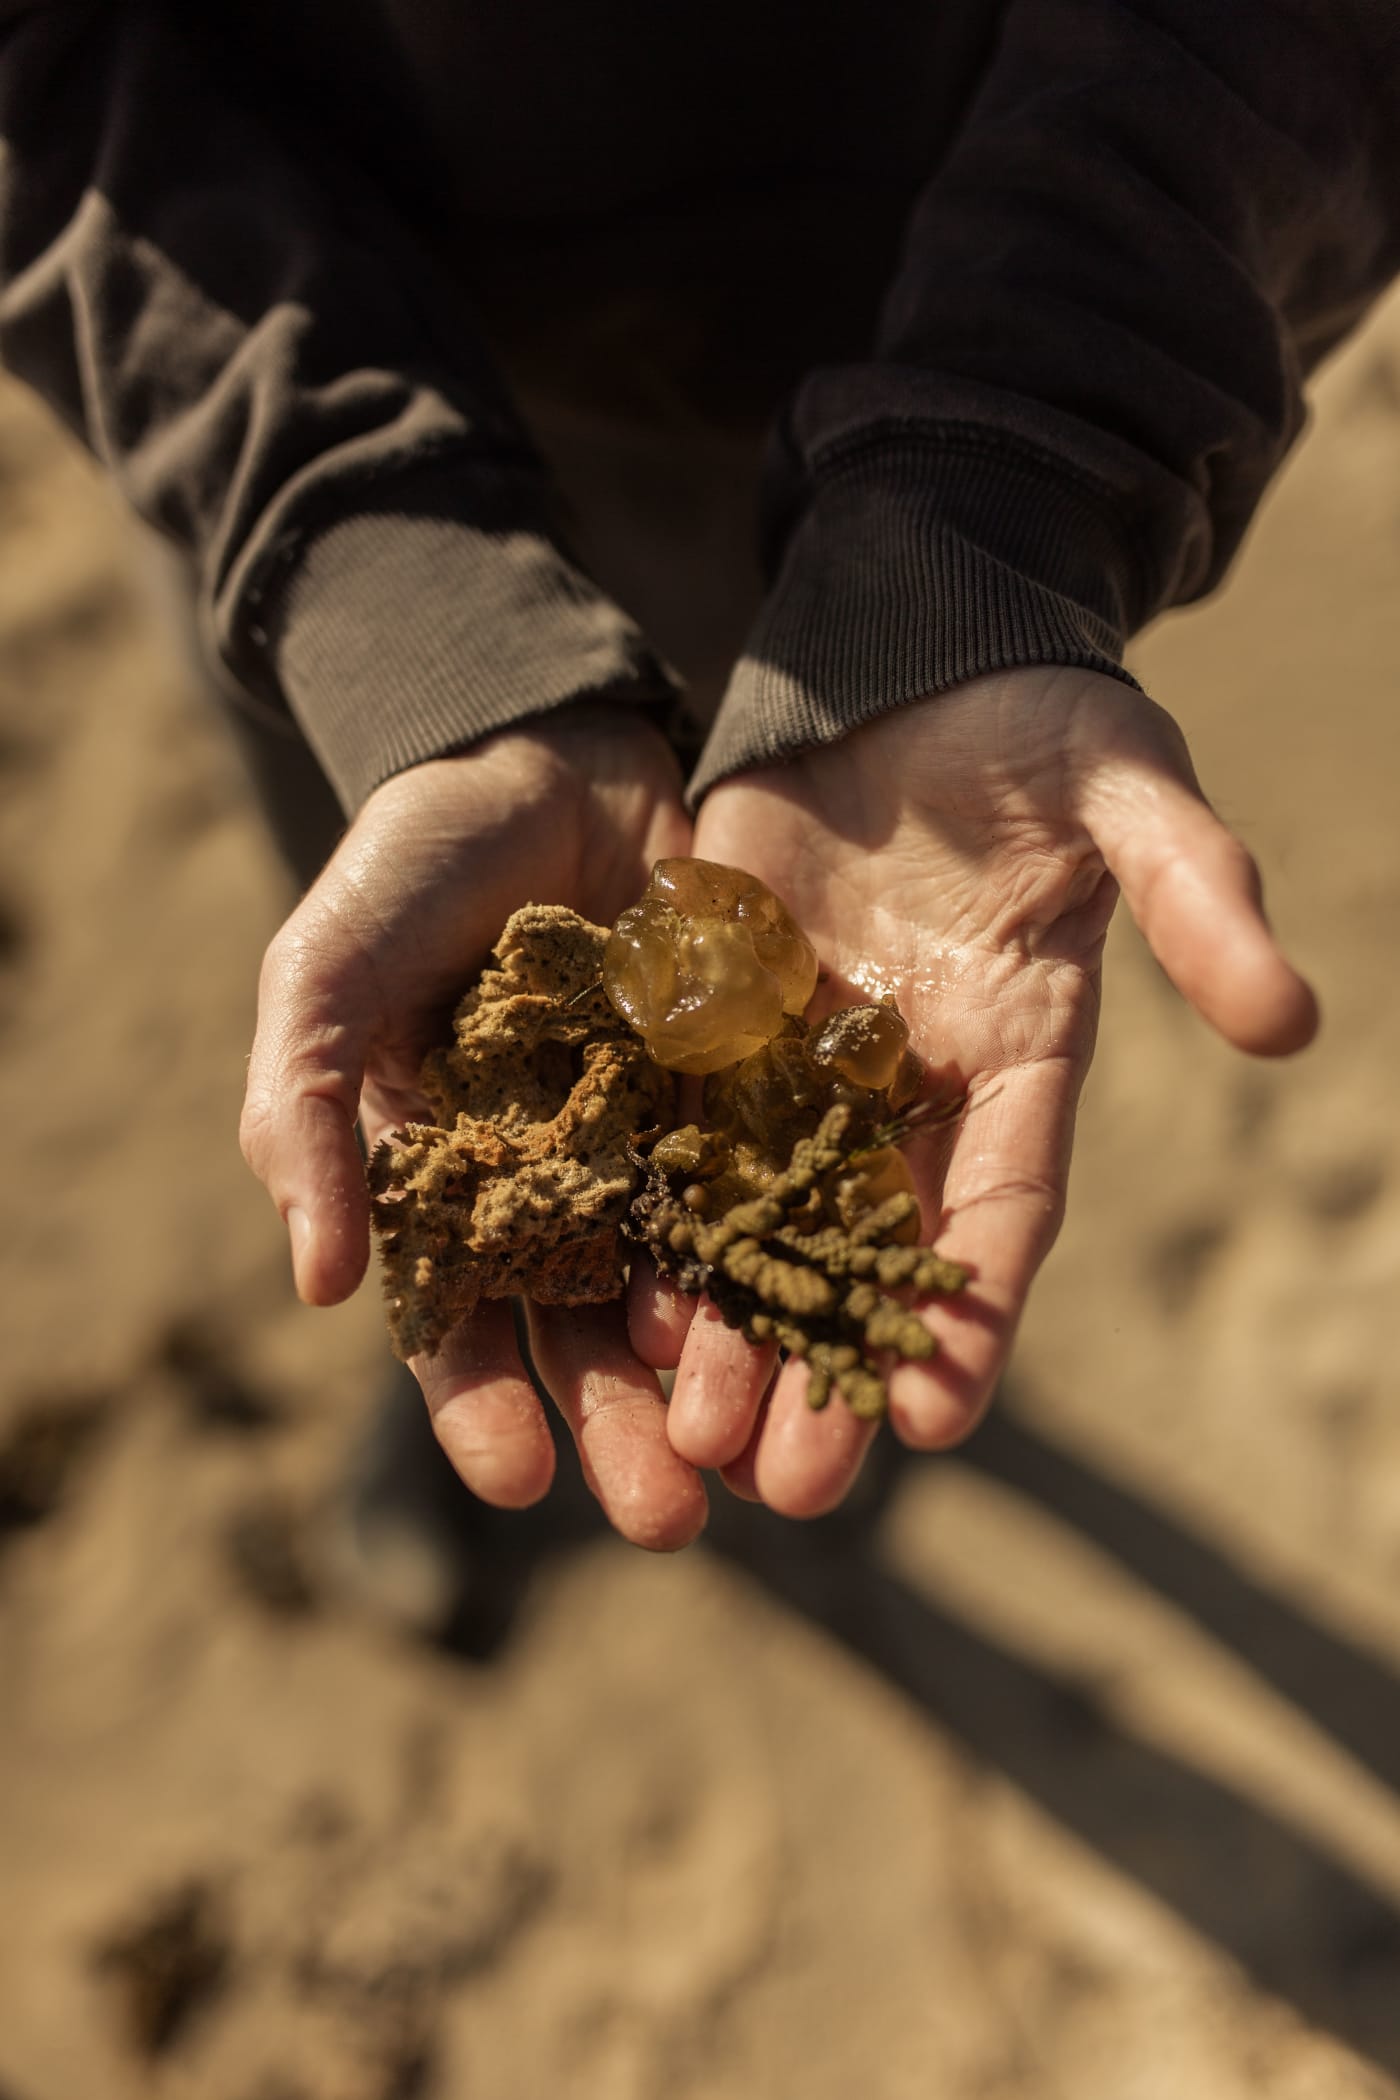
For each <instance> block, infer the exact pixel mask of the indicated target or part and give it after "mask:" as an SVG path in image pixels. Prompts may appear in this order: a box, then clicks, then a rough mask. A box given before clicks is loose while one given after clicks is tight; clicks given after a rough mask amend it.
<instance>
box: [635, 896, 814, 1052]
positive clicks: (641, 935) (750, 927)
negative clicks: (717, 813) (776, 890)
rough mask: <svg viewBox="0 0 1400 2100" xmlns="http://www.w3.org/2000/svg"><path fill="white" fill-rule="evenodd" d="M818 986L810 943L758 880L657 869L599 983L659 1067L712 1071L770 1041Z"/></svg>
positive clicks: (785, 910) (784, 909) (803, 1005)
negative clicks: (787, 1018) (785, 1018)
mask: <svg viewBox="0 0 1400 2100" xmlns="http://www.w3.org/2000/svg"><path fill="white" fill-rule="evenodd" d="M816 982H817V957H816V951H815V950H814V949H813V947H812V944H811V942H810V941H809V940H808V939H807V937H806V935H805V934H804V933H803V932H802V930H801V928H800V927H799V926H798V925H797V923H796V922H795V920H794V919H793V918H792V916H791V914H790V913H789V912H788V910H787V909H786V907H785V906H784V905H782V904H780V903H779V901H778V899H777V898H776V897H775V896H774V895H773V893H772V891H771V890H770V889H768V888H767V887H766V885H765V884H763V883H761V882H760V881H759V880H758V878H757V876H755V875H746V874H745V873H744V872H743V871H742V870H741V869H739V868H726V867H724V866H722V865H721V864H720V862H718V861H713V860H682V859H674V860H659V861H658V862H657V863H656V866H655V867H654V868H653V869H652V873H651V880H650V882H649V883H648V884H647V887H646V889H645V890H644V891H643V893H642V895H641V897H640V899H639V900H638V902H637V903H636V904H634V905H632V906H631V908H630V909H629V910H627V911H625V912H623V914H622V916H621V918H620V919H619V920H618V921H617V924H616V925H615V926H614V928H613V930H612V933H611V934H610V935H609V938H608V943H607V947H606V949H605V951H604V956H603V984H604V987H605V989H606V991H607V994H608V997H609V998H610V999H611V1001H612V1003H613V1005H614V1006H615V1007H616V1008H617V1010H618V1012H619V1013H620V1014H621V1015H622V1016H623V1018H624V1019H625V1020H627V1021H629V1022H630V1023H631V1025H632V1026H633V1027H634V1028H635V1029H636V1030H637V1032H638V1034H639V1035H640V1036H641V1037H642V1038H643V1039H644V1041H645V1043H646V1046H647V1049H648V1051H649V1052H650V1053H651V1055H652V1057H653V1058H654V1059H655V1060H656V1062H657V1064H659V1065H664V1066H665V1067H666V1068H667V1070H668V1071H672V1072H695V1073H705V1072H718V1071H721V1070H723V1068H724V1067H725V1066H726V1065H732V1064H736V1063H737V1062H738V1061H739V1059H740V1058H744V1057H749V1056H751V1055H752V1054H753V1052H754V1051H755V1050H758V1049H761V1048H762V1046H763V1045H764V1044H765V1043H767V1042H770V1041H771V1040H772V1038H773V1037H774V1036H775V1035H776V1034H777V1033H778V1031H779V1029H780V1028H781V1027H782V1025H783V1019H784V1016H785V1015H789V1014H793V1015H795V1014H800V1013H801V1012H802V1010H803V1008H804V1007H805V1006H806V1004H807V1001H808V1000H809V999H810V998H811V996H812V992H813V990H814V989H815V986H816Z"/></svg>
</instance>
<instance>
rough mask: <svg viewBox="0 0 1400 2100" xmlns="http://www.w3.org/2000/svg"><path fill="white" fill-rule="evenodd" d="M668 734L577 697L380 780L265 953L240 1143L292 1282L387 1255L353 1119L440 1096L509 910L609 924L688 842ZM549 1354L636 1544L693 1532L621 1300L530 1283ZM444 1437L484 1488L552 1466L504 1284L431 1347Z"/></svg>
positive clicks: (688, 1481)
mask: <svg viewBox="0 0 1400 2100" xmlns="http://www.w3.org/2000/svg"><path fill="white" fill-rule="evenodd" d="M689 833H690V826H689V823H688V821H687V819H686V817H685V814H684V811H683V810H682V808H681V803H680V777H679V773H678V771H677V768H676V763H675V760H674V758H673V756H672V754H671V752H670V750H669V748H668V746H667V745H666V743H665V741H664V739H663V738H662V737H661V736H660V735H659V734H657V732H656V731H655V730H653V729H651V728H649V727H648V726H646V725H645V724H644V723H641V722H639V721H637V720H636V719H635V718H633V717H630V716H628V715H626V714H624V713H622V712H621V711H619V710H617V709H614V708H609V707H606V706H602V705H600V706H597V707H594V708H587V709H584V708H571V709H570V710H569V711H568V713H567V714H566V715H560V716H558V717H547V718H545V719H544V720H542V721H541V722H540V723H538V724H536V725H534V726H532V727H530V728H529V729H521V730H516V731H511V732H504V733H501V734H499V735H497V736H494V737H491V738H489V739H488V740H487V741H486V742H484V743H482V744H480V745H478V746H476V747H475V748H474V749H473V750H471V751H470V752H467V753H466V754H465V755H463V756H461V757H456V758H443V759H435V760H432V761H430V762H429V763H426V764H423V765H418V766H414V767H412V768H410V769H409V770H408V771H407V772H404V773H400V774H398V775H396V776H395V777H394V778H393V779H391V780H389V781H386V782H385V783H384V785H383V786H382V787H380V788H378V789H376V791H375V792H374V794H372V795H371V796H370V798H369V800H368V801H367V802H366V804H365V806H364V808H363V809H362V810H361V811H360V813H359V815H358V816H357V817H356V819H355V821H354V823H353V824H352V825H351V827H350V829H349V831H348V832H347V833H346V835H345V837H344V838H343V839H342V841H341V843H340V845H339V846H338V847H337V849H336V851H335V853H334V854H333V855H332V857H331V859H330V860H329V861H328V863H327V865H326V867H325V869H324V870H323V871H322V873H321V875H320V876H319V877H318V879H317V880H316V882H315V883H314V884H313V885H312V887H311V889H310V890H309V891H308V893H307V895H306V896H305V898H304V899H303V900H302V902H301V903H300V904H299V905H298V907H297V909H296V910H295V911H294V912H293V913H292V915H291V917H290V918H289V919H288V920H287V923H286V924H285V926H283V928H282V929H281V931H280V933H278V935H277V936H276V938H275V939H274V940H273V942H272V944H271V946H270V947H269V949H268V951H267V956H266V959H265V961H264V963H263V969H262V976H261V981H260V985H259V994H258V1026H257V1035H256V1039H255V1041H254V1044H253V1053H252V1058H251V1061H250V1065H249V1072H248V1092H247V1100H246V1103H245V1106H244V1112H243V1124H242V1133H241V1135H242V1142H243V1150H244V1155H245V1157H246V1158H247V1160H248V1163H249V1165H250V1166H251V1167H252V1169H253V1171H254V1173H255V1174H256V1175H257V1176H258V1178H259V1180H261V1181H262V1182H264V1183H265V1184H266V1186H267V1189H268V1192H269V1193H270V1195H271V1196H272V1198H273V1201H274V1202H275V1203H276V1205H277V1208H278V1210H279V1211H280V1212H281V1214H282V1216H283V1218H284V1219H285V1220H286V1222H287V1226H288V1230H289V1234H290V1237H291V1243H292V1260H293V1267H294V1271H295V1275H296V1283H297V1289H298V1291H299V1293H300V1295H301V1296H302V1298H304V1299H305V1300H306V1301H307V1302H308V1303H309V1304H312V1305H334V1304H337V1303H339V1301H340V1300H341V1299H343V1298H347V1297H349V1296H350V1294H351V1293H352V1292H353V1291H354V1290H355V1289H356V1287H357V1285H358V1284H359V1282H360V1280H361V1278H362V1277H363V1275H364V1272H365V1267H366V1264H367V1262H368V1259H369V1201H368V1195H367V1191H366V1187H365V1175H364V1167H363V1165H362V1162H361V1158H360V1153H359V1149H358V1147H357V1144H356V1140H355V1124H356V1118H357V1116H358V1119H359V1122H360V1125H361V1127H362V1129H363V1132H364V1137H365V1142H366V1144H367V1145H368V1146H369V1147H370V1148H371V1149H372V1148H373V1147H374V1146H375V1145H376V1144H378V1142H379V1141H380V1139H381V1138H383V1137H384V1136H386V1135H387V1134H388V1132H389V1131H391V1130H393V1129H396V1128H397V1127H398V1126H399V1125H400V1124H402V1123H403V1122H404V1121H406V1120H408V1119H410V1118H413V1117H418V1118H423V1117H425V1116H428V1115H429V1111H428V1110H427V1105H426V1103H425V1102H424V1101H423V1100H422V1098H421V1096H419V1094H418V1093H417V1075H418V1070H419V1066H420V1064H421V1062H422V1058H423V1054H424V1052H425V1051H426V1050H427V1049H428V1047H429V1045H430V1044H431V1043H432V1042H433V1041H434V1040H435V1039H437V1038H438V1037H440V1036H441V1034H442V1032H443V1027H444V1023H445V1020H446V1017H447V1016H448V1015H449V1014H450V1012H451V1009H452V1007H453V1005H454V1004H455V1002H456V1000H457V998H458V997H459V996H460V994H461V991H462V989H463V987H464V986H465V985H466V984H467V983H468V982H470V980H471V978H472V977H473V975H474V974H475V973H476V971H477V970H478V969H479V968H480V967H481V964H482V963H483V962H484V960H485V959H486V956H487V953H488V951H489V950H490V947H491V944H492V943H493V941H494V940H495V939H496V936H497V935H498V934H499V932H500V930H501V927H502V926H503V925H504V923H505V921H506V919H507V918H508V917H509V915H510V913H511V912H512V911H514V910H516V909H517V908H518V907H519V906H520V905H522V904H524V903H527V902H535V903H543V904H567V905H569V906H571V907H572V908H573V909H574V910H576V911H580V912H582V913H584V915H585V916H586V917H588V918H591V919H594V920H596V921H598V922H600V923H602V924H604V925H608V924H610V923H611V922H612V920H613V919H614V918H616V916H617V914H618V913H619V912H620V911H621V910H622V909H623V907H624V906H625V905H628V904H630V903H632V901H633V900H634V899H635V898H636V896H637V895H638V893H639V892H640V891H641V889H642V888H643V886H644V884H645V882H646V879H647V875H648V873H649V872H650V869H651V864H652V862H653V861H654V860H656V859H657V858H659V857H661V856H663V855H666V854H676V853H687V852H689V850H690V837H689ZM529 1317H530V1342H531V1353H532V1355H533V1356H534V1359H535V1363H536V1366H537V1368H538V1369H539V1372H540V1375H541V1377H542V1378H543V1380H544V1382H545V1384H546V1385H547V1387H548V1388H549V1390H550V1391H551V1392H552V1393H553V1395H554V1397H555V1400H556V1401H557V1403H558V1405H559V1407H560V1410H561V1412H562V1413H563V1414H564V1416H565V1418H566V1420H567V1421H568V1424H569V1427H570V1429H571V1430H572V1432H573V1434H574V1436H575V1438H576V1440H577V1442H578V1447H579V1454H580V1457H581V1460H582V1462H583V1467H584V1471H585V1474H586V1475H587V1477H588V1480H589V1483H590V1485H591V1486H592V1488H593V1491H594V1493H595V1494H596V1495H597V1497H598V1499H599V1501H600V1502H601V1503H602V1505H603V1508H604V1509H605V1511H606V1512H607V1514H608V1516H609V1518H610V1519H611V1520H612V1522H613V1523H614V1524H615V1525H616V1527H617V1528H618V1530H619V1531H621V1532H622V1533H623V1534H624V1536H625V1537H627V1538H629V1539H632V1540H633V1541H635V1542H636V1543H637V1544H639V1545H644V1546H651V1547H656V1548H662V1549H669V1548H673V1547H676V1546H681V1545H684V1544H686V1543H687V1542H688V1541H689V1540H690V1539H691V1538H693V1537H694V1535H695V1534H696V1532H698V1531H699V1530H700V1528H701V1526H702V1525H703V1523H704V1520H705V1493H704V1488H703V1485H702V1483H701V1481H700V1480H699V1478H698V1476H697V1474H696V1473H695V1471H694V1469H693V1468H692V1467H691V1465H690V1464H688V1463H687V1462H686V1461H685V1460H684V1459H682V1458H681V1457H679V1456H678V1455H677V1453H676V1452H675V1451H674V1450H673V1448H672V1446H671V1445H670V1443H669V1442H668V1440H667V1436H666V1427H665V1409H664V1404H663V1401H662V1397H661V1391H660V1387H659V1385H658V1383H657V1379H656V1376H655V1374H654V1372H653V1371H652V1370H651V1369H650V1368H649V1367H648V1366H647V1365H646V1364H644V1363H642V1362H641V1361H639V1360H638V1358H637V1357H636V1356H635V1355H634V1353H633V1351H632V1349H631V1348H630V1346H629V1344H628V1340H627V1332H626V1322H625V1317H624V1312H623V1308H622V1306H621V1305H620V1304H618V1305H601V1306H582V1307H579V1308H576V1309H569V1308H566V1307H562V1306H540V1307H535V1306H532V1307H531V1308H530V1314H529ZM413 1370H414V1372H415V1374H416V1375H417V1377H418V1380H419V1382H420V1384H421V1385H422V1387H423V1391H424V1394H425V1395H426V1398H427V1402H428V1406H429V1408H430V1410H431V1412H432V1416H433V1421H434V1426H435V1428H436V1431H437V1436H438V1440H439V1442H440V1443H441V1444H442V1447H443V1449H444V1450H445V1452H446V1453H447V1456H448V1457H449V1459H450V1460H451V1461H452V1464H453V1465H454V1467H455V1468H456V1470H457V1472H458V1473H459V1474H460V1475H461V1477H462V1479H463V1480H464V1481H465V1482H466V1484H467V1486H468V1487H469V1488H471V1489H472V1490H473V1491H474V1492H475V1493H476V1494H478V1495H480V1496H481V1498H482V1499H483V1500H484V1501H486V1502H492V1503H496V1504H497V1505H499V1506H501V1507H503V1508H523V1507H525V1506H526V1505H527V1504H529V1503H531V1502H535V1501H537V1500H538V1499H539V1498H540V1496H542V1495H543V1494H544V1493H545V1492H546V1490H547V1489H548V1487H549V1484H550V1480H551V1478H552V1476H553V1470H554V1447H553V1443H552V1440H551V1437H550V1434H549V1429H548V1425H547V1424H546V1422H545V1419H544V1415H543V1412H542V1410H541V1408H540V1405H539V1402H538V1400H537V1399H536V1396H535V1393H534V1390H533V1388H532V1386H531V1384H530V1382H529V1379H528V1378H527V1376H526V1374H525V1371H524V1368H523V1366H522V1364H521V1361H520V1356H519V1352H518V1350H517V1347H516V1343H515V1335H514V1327H513V1322H512V1317H511V1311H510V1307H509V1306H508V1305H506V1304H503V1303H497V1304H486V1305H483V1306H482V1307H481V1308H480V1310H479V1312H478V1314H477V1316H476V1317H475V1318H474V1319H473V1320H472V1321H471V1322H470V1323H466V1324H464V1325H463V1326H461V1327H459V1328H458V1329H457V1330H455V1331H454V1333H453V1334H451V1335H450V1336H449V1337H448V1339H447V1341H446V1342H445V1343H444V1345H443V1348H442V1349H441V1351H440V1352H439V1353H438V1354H437V1355H436V1356H434V1357H430V1358H429V1357H419V1358H417V1359H415V1361H414V1364H413Z"/></svg>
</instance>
